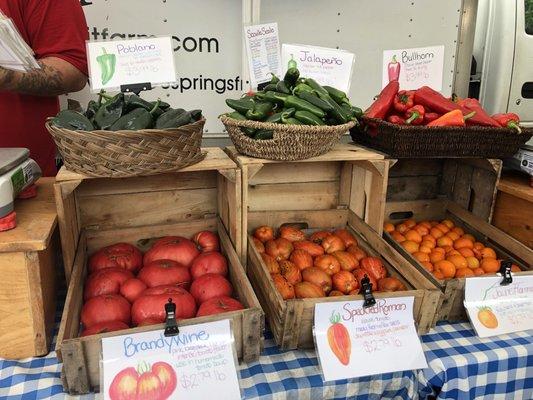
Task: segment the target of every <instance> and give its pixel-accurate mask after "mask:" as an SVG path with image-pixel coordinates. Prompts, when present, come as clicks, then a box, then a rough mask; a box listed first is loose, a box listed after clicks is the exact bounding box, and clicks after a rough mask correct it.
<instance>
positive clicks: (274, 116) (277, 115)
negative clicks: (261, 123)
mask: <svg viewBox="0 0 533 400" xmlns="http://www.w3.org/2000/svg"><path fill="white" fill-rule="evenodd" d="M281 114H283V112H278V113H275V114H272V115H271V116H270V117H268V118H267V119H266V120H265V122H271V123H273V124H280V123H281Z"/></svg>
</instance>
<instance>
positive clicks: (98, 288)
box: [83, 268, 133, 301]
mask: <svg viewBox="0 0 533 400" xmlns="http://www.w3.org/2000/svg"><path fill="white" fill-rule="evenodd" d="M131 278H133V274H132V273H131V272H130V271H128V270H127V269H123V268H106V269H101V270H99V271H96V272H93V273H92V274H91V275H89V277H88V278H87V280H86V281H85V289H84V291H83V299H84V300H85V301H87V300H89V299H90V298H91V297H96V296H100V295H103V294H118V293H119V292H120V286H121V285H122V284H123V283H124V282H126V281H127V280H128V279H131Z"/></svg>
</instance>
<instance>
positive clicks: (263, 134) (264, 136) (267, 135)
mask: <svg viewBox="0 0 533 400" xmlns="http://www.w3.org/2000/svg"><path fill="white" fill-rule="evenodd" d="M273 137H274V131H272V130H269V129H259V130H258V131H257V132H256V133H255V134H254V139H256V140H268V139H272V138H273Z"/></svg>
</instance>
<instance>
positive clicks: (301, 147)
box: [220, 115, 355, 161]
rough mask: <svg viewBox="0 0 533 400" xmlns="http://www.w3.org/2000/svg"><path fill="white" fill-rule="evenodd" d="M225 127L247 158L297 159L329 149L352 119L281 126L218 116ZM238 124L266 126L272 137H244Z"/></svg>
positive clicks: (253, 126)
mask: <svg viewBox="0 0 533 400" xmlns="http://www.w3.org/2000/svg"><path fill="white" fill-rule="evenodd" d="M220 120H221V121H222V123H223V124H224V125H225V126H226V130H227V131H228V134H229V137H230V139H231V141H232V142H233V144H234V145H235V148H236V149H237V150H238V151H239V153H241V154H245V155H247V156H250V157H255V158H264V159H267V160H277V161H296V160H305V159H306V158H311V157H317V156H320V155H322V154H324V153H327V152H328V151H330V150H331V149H332V148H333V147H334V146H335V145H336V144H337V143H338V142H339V140H340V138H341V136H342V135H343V134H344V133H346V132H347V131H348V130H350V128H353V127H354V126H355V122H353V121H352V122H348V123H347V124H343V125H333V126H311V125H283V124H274V123H269V122H257V121H238V120H236V119H233V118H229V117H227V116H225V115H223V116H221V117H220ZM241 127H244V128H254V129H268V130H272V131H274V137H273V138H272V139H268V140H255V139H252V138H249V137H248V136H246V135H245V134H244V133H243V132H242V131H241Z"/></svg>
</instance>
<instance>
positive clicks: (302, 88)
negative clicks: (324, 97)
mask: <svg viewBox="0 0 533 400" xmlns="http://www.w3.org/2000/svg"><path fill="white" fill-rule="evenodd" d="M304 92H307V93H310V94H312V95H314V93H315V91H314V90H313V88H312V87H311V86H309V85H306V84H305V83H299V84H297V85H296V86H295V87H294V89H293V90H292V94H294V95H295V96H298V97H300V96H299V95H300V94H301V93H304ZM315 97H316V96H315Z"/></svg>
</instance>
